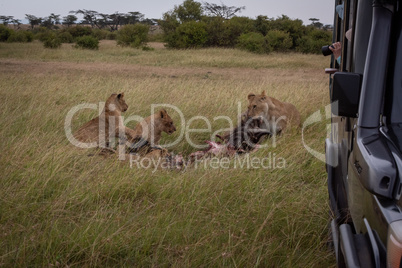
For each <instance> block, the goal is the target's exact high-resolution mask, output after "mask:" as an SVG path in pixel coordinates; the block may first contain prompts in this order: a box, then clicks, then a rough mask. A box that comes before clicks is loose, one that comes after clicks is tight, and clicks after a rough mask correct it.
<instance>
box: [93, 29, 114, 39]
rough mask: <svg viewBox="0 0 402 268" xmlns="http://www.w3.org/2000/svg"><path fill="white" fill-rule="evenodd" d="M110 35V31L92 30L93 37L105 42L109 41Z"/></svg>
mask: <svg viewBox="0 0 402 268" xmlns="http://www.w3.org/2000/svg"><path fill="white" fill-rule="evenodd" d="M109 33H110V31H108V30H104V29H102V30H101V29H94V30H92V34H91V35H92V36H93V37H96V38H97V39H98V40H105V39H107V36H108V34H109Z"/></svg>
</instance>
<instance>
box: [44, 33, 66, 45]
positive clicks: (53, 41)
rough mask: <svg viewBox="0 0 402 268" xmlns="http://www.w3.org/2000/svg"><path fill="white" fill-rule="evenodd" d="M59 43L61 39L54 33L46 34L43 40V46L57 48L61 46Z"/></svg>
mask: <svg viewBox="0 0 402 268" xmlns="http://www.w3.org/2000/svg"><path fill="white" fill-rule="evenodd" d="M61 43H62V42H61V39H60V38H59V37H57V35H56V34H55V33H50V34H48V35H47V38H46V39H44V40H43V46H44V47H45V48H59V47H61Z"/></svg>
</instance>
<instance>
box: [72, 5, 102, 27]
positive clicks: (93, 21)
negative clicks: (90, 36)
mask: <svg viewBox="0 0 402 268" xmlns="http://www.w3.org/2000/svg"><path fill="white" fill-rule="evenodd" d="M70 13H71V14H72V13H74V14H75V15H77V14H81V15H82V16H83V17H84V18H83V21H82V23H88V24H90V25H91V27H92V28H94V27H95V26H96V27H98V28H99V26H98V16H99V13H98V12H97V11H94V10H86V9H79V10H77V11H70Z"/></svg>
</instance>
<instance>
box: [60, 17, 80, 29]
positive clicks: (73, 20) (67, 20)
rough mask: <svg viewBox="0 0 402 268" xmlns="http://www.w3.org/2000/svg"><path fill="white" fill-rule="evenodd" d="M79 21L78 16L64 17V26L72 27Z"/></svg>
mask: <svg viewBox="0 0 402 268" xmlns="http://www.w3.org/2000/svg"><path fill="white" fill-rule="evenodd" d="M77 20H78V18H77V16H75V15H67V16H66V17H63V24H64V25H67V27H70V26H71V25H73V24H76V21H77Z"/></svg>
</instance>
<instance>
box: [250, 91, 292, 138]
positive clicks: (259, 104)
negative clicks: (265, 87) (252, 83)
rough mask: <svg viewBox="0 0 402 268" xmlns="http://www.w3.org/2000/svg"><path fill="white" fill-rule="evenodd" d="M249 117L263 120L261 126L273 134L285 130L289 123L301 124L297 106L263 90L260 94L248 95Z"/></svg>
mask: <svg viewBox="0 0 402 268" xmlns="http://www.w3.org/2000/svg"><path fill="white" fill-rule="evenodd" d="M248 101H249V105H248V109H247V112H246V116H247V118H256V119H260V120H261V121H262V124H261V128H262V129H266V130H268V131H270V132H271V133H272V134H278V133H281V132H283V131H284V130H285V129H286V128H287V127H288V124H290V125H292V126H299V125H300V113H299V111H298V110H297V109H296V107H295V106H294V105H293V104H291V103H287V102H282V101H279V100H277V99H275V98H272V97H268V96H267V95H266V93H265V91H263V92H262V93H261V94H260V95H255V94H253V93H251V94H249V95H248Z"/></svg>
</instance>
